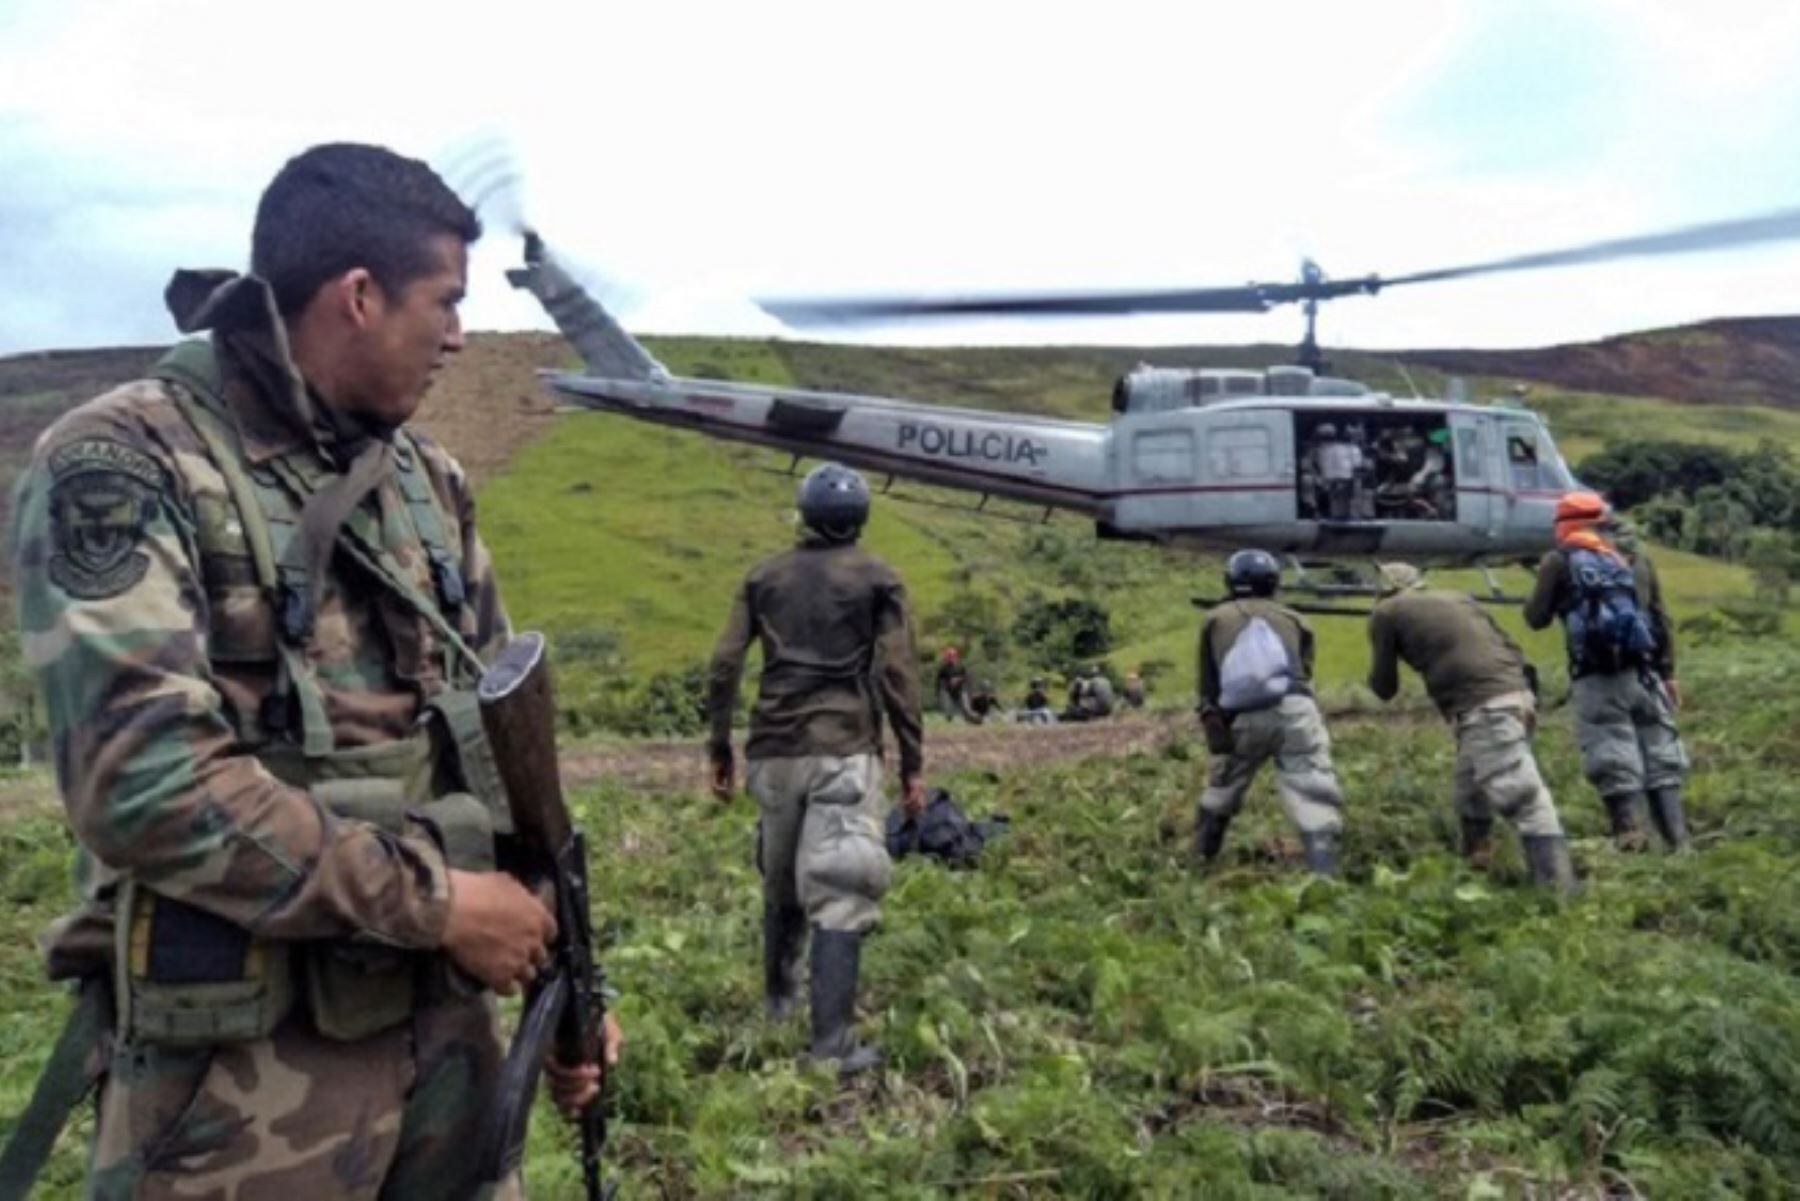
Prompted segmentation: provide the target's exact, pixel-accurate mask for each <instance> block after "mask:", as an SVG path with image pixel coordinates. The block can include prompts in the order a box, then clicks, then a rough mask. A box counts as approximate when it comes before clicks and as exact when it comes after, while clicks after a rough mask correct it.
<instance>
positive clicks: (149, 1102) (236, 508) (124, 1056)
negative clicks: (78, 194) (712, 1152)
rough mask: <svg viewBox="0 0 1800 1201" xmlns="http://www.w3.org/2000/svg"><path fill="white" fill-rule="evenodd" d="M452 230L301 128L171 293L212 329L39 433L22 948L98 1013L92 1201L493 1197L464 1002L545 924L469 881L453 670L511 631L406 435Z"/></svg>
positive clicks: (434, 208)
mask: <svg viewBox="0 0 1800 1201" xmlns="http://www.w3.org/2000/svg"><path fill="white" fill-rule="evenodd" d="M479 233H480V226H479V224H478V223H477V221H476V218H475V216H474V214H473V213H472V212H470V211H469V209H467V208H466V207H465V206H464V205H463V204H462V202H461V201H459V200H458V199H457V197H456V196H455V195H454V194H453V193H452V192H451V191H450V190H449V189H448V188H446V187H445V186H444V184H443V182H442V181H441V180H439V179H438V177H437V176H436V175H435V174H433V172H432V171H431V169H430V168H429V167H427V166H426V165H425V164H424V163H421V162H418V161H415V160H411V159H405V158H402V157H400V156H398V155H395V154H393V153H392V152H390V151H387V150H384V149H381V148H378V147H373V146H357V145H330V146H320V147H315V148H313V149H312V150H309V151H307V152H306V153H304V154H301V155H300V156H298V157H296V158H294V159H293V160H291V161H290V162H289V163H288V164H287V165H286V166H285V167H284V168H283V169H282V170H281V172H280V173H279V174H278V175H277V176H276V178H275V179H274V181H273V182H271V184H270V185H269V187H268V189H267V190H266V191H265V192H264V193H263V196H262V199H261V202H260V205H259V207H258V209H257V214H256V223H255V230H254V236H253V245H252V254H251V270H252V272H253V274H250V275H245V276H238V275H232V274H230V273H227V272H178V273H177V274H176V276H175V278H174V280H173V282H172V283H171V284H170V285H169V289H168V293H167V296H168V300H169V304H170V308H171V311H172V312H173V313H174V316H175V320H176V324H177V325H178V326H179V327H180V328H181V329H182V330H183V331H184V332H190V333H192V332H198V331H209V333H210V336H209V337H208V338H206V339H202V340H194V341H189V342H185V343H182V344H181V345H180V346H178V347H177V349H176V350H174V351H172V352H171V353H170V354H169V355H168V356H166V357H165V358H164V359H163V360H162V361H161V362H160V363H158V364H157V366H156V367H154V368H153V369H152V371H151V373H150V377H149V378H146V379H142V380H139V381H137V382H134V383H129V384H126V385H124V386H123V387H120V388H117V389H115V390H113V391H111V392H108V393H106V394H105V395H103V396H101V397H99V398H98V399H96V400H93V401H90V402H89V403H87V404H85V405H82V406H81V407H79V408H77V409H75V410H73V411H72V412H70V413H69V414H67V415H66V416H64V417H63V418H62V419H60V420H59V421H57V422H56V423H55V425H53V426H52V427H51V428H50V430H49V431H47V432H46V433H45V434H44V435H43V437H42V438H41V439H40V440H39V442H38V445H37V447H36V450H35V452H34V455H33V458H32V462H31V466H30V469H29V472H28V474H27V476H26V478H25V481H24V487H23V491H22V494H21V499H20V503H19V506H18V509H17V513H16V517H15V520H16V529H15V536H16V546H17V554H18V560H17V579H18V588H19V610H20V620H21V623H22V626H23V632H24V646H25V650H26V656H27V659H28V661H29V663H30V666H31V668H32V670H33V671H34V673H35V674H36V676H37V680H38V683H39V684H40V686H41V687H42V690H43V692H44V696H45V698H46V701H47V710H46V711H47V713H48V716H49V724H50V732H51V739H52V743H53V746H54V753H55V762H56V770H57V780H58V785H59V787H60V790H61V793H62V798H63V802H64V805H65V806H66V808H67V810H68V816H69V821H70V824H71V826H72V827H73V829H74V832H75V835H76V838H77V839H78V841H79V843H80V853H81V860H82V863H81V869H80V873H79V878H80V879H81V881H82V883H83V904H82V905H81V907H80V908H79V909H78V910H77V911H76V912H74V913H73V914H70V915H69V916H67V917H66V918H64V919H62V920H60V921H59V922H58V923H57V924H56V925H55V926H54V927H52V929H51V930H50V931H49V932H48V934H47V935H46V939H45V943H46V950H47V955H48V963H49V970H50V975H51V976H52V978H54V979H57V980H80V981H82V982H83V984H82V989H81V997H82V1000H81V1003H80V1006H79V1007H78V1010H77V1018H78V1019H80V1018H81V1017H82V1015H83V1014H84V1013H85V1014H90V1015H91V1014H93V1013H95V1012H98V1013H100V1014H102V1015H108V1014H116V1021H115V1020H113V1019H111V1018H110V1017H106V1016H102V1017H101V1018H99V1019H96V1020H95V1027H94V1028H100V1029H104V1030H105V1033H104V1037H103V1038H102V1039H101V1041H100V1045H99V1046H97V1047H95V1048H93V1050H92V1051H91V1053H90V1054H89V1055H88V1066H89V1068H90V1071H91V1073H92V1074H93V1075H95V1076H98V1077H100V1078H102V1081H103V1083H102V1086H101V1091H100V1103H99V1123H98V1129H97V1131H96V1136H95V1139H94V1144H93V1153H92V1164H91V1173H90V1179H89V1186H88V1187H89V1195H90V1196H93V1197H97V1198H112V1197H121V1198H122V1197H128V1196H129V1197H140V1196H152V1195H154V1196H159V1197H160V1196H177V1195H179V1196H194V1197H200V1196H226V1195H232V1196H235V1195H238V1194H239V1192H240V1191H241V1192H242V1193H244V1194H245V1195H266V1196H283V1197H334V1198H371V1199H372V1198H375V1197H377V1196H378V1195H379V1196H381V1197H401V1196H404V1197H426V1196H431V1197H473V1196H487V1195H496V1190H494V1189H493V1188H492V1187H490V1186H489V1185H488V1184H486V1183H484V1182H482V1181H479V1180H477V1179H475V1178H474V1166H475V1157H474V1156H471V1155H470V1154H469V1148H470V1147H471V1145H472V1144H473V1142H474V1141H475V1140H476V1137H477V1135H478V1133H479V1130H480V1123H481V1119H482V1117H483V1114H484V1112H485V1111H486V1110H487V1109H488V1108H489V1106H490V1105H491V1104H492V1101H493V1088H494V1084H495V1081H496V1076H497V1069H498V1066H499V1062H500V1059H501V1056H502V1054H503V1050H504V1048H503V1046H502V1044H501V1043H500V1041H499V1038H498V1031H497V1027H496V1017H495V1007H494V1003H493V996H492V991H490V990H493V991H499V992H504V993H511V992H514V991H516V990H517V988H518V987H519V986H520V985H522V984H524V983H526V982H527V981H529V980H530V979H531V978H532V977H533V976H534V974H535V973H536V972H537V970H538V968H539V967H540V965H542V964H543V963H544V962H545V961H546V958H547V954H548V951H547V948H548V942H549V939H550V938H551V937H552V935H553V933H554V925H555V924H554V920H553V919H552V917H551V915H550V913H549V912H547V911H546V909H545V908H544V906H543V905H542V904H541V903H540V902H539V901H538V900H537V899H536V898H535V897H534V896H532V895H531V894H530V893H529V892H527V891H526V890H525V889H524V888H523V887H522V886H521V885H519V884H518V883H517V882H516V881H514V880H513V879H512V878H511V877H509V876H507V875H504V874H499V873H496V872H494V871H493V870H492V868H493V834H494V831H495V827H496V824H497V823H499V822H503V821H504V817H503V813H504V809H503V806H502V804H501V798H500V797H499V796H498V793H497V789H496V788H495V787H493V786H492V785H491V784H490V781H492V780H493V779H494V776H493V765H492V763H491V752H489V751H488V750H487V748H486V745H485V740H484V739H483V738H481V736H480V735H479V733H478V730H479V723H478V722H476V721H472V718H473V717H474V716H475V712H476V711H475V709H474V708H473V705H472V700H473V697H472V692H471V691H470V688H471V685H472V683H473V681H474V679H475V678H476V675H477V673H478V671H479V667H480V664H479V661H478V659H477V655H479V654H481V653H485V652H486V651H487V650H489V649H491V648H494V647H496V646H497V645H498V644H499V643H500V642H501V641H502V640H503V639H504V638H505V636H506V634H507V623H506V618H505V615H504V613H503V612H502V610H501V607H500V601H499V597H498V594H497V592H496V589H495V583H494V578H493V565H492V563H491V561H490V560H489V558H488V554H487V551H486V549H485V548H484V547H483V545H482V542H481V539H480V538H479V537H478V536H477V534H476V532H475V523H474V518H475V509H474V501H473V496H472V493H471V492H470V489H469V487H468V484H467V482H466V480H465V479H464V476H463V474H462V471H461V469H460V468H459V467H458V466H457V464H456V463H455V462H454V461H453V460H452V459H451V458H450V457H449V456H448V455H447V454H446V453H445V452H444V451H443V450H442V449H441V448H440V447H438V446H436V445H435V444H433V443H432V442H430V441H429V440H428V439H426V438H424V437H422V436H420V435H418V434H415V433H412V432H410V431H409V430H407V429H405V428H404V425H405V422H406V421H407V420H408V419H409V418H410V417H411V416H412V415H413V413H414V412H415V411H416V410H417V408H418V407H419V404H420V401H421V399H422V398H423V396H424V394H425V391H426V389H427V388H428V387H429V385H430V383H431V381H432V379H433V377H434V376H435V374H436V373H437V371H438V369H439V368H440V367H442V366H443V363H444V361H445V359H446V358H447V356H449V355H450V354H453V353H455V352H456V351H457V350H459V349H461V347H462V344H463V337H462V329H461V326H460V324H459V322H458V317H457V304H458V302H459V301H460V300H461V299H462V296H463V287H464V277H465V272H466V263H467V246H468V244H469V243H470V242H472V241H473V240H475V238H476V237H478V236H479ZM452 968H454V969H457V970H456V971H454V972H453V971H452V970H451V969H452ZM94 1007H97V1009H96V1008H94ZM77 1028H78V1023H77V1022H72V1024H71V1030H72V1031H73V1030H75V1029H77ZM57 1058H58V1059H60V1058H61V1055H60V1052H59V1055H58V1056H57ZM54 1063H55V1061H54V1060H53V1066H54ZM49 1079H50V1074H47V1081H48V1080H49ZM557 1088H558V1093H559V1098H560V1099H562V1100H564V1101H565V1102H569V1103H572V1104H580V1103H584V1102H585V1100H586V1099H587V1097H589V1096H591V1095H592V1092H593V1091H594V1088H595V1076H594V1074H592V1073H589V1074H586V1075H584V1076H582V1077H580V1078H578V1079H571V1078H570V1077H569V1076H568V1075H567V1074H564V1075H563V1076H561V1077H559V1083H558V1085H557ZM3 1183H4V1184H5V1186H6V1187H7V1188H8V1189H10V1188H15V1187H18V1186H19V1182H18V1181H11V1180H9V1181H6V1182H3ZM516 1187H517V1186H516V1182H514V1181H508V1182H505V1183H504V1184H503V1185H502V1186H501V1187H500V1189H499V1190H498V1192H499V1193H500V1194H506V1193H510V1192H513V1191H515V1190H516Z"/></svg>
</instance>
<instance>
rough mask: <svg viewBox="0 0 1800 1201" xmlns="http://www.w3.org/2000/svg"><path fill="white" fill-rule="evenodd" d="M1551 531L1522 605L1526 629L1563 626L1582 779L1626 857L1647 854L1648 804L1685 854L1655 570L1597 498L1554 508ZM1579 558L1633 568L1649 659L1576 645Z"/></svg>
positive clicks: (1667, 627)
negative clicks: (1643, 811)
mask: <svg viewBox="0 0 1800 1201" xmlns="http://www.w3.org/2000/svg"><path fill="white" fill-rule="evenodd" d="M1555 530H1556V546H1555V548H1554V549H1552V550H1550V551H1549V552H1547V553H1546V554H1545V555H1544V557H1543V558H1542V559H1541V560H1540V561H1539V563H1538V575H1537V586H1536V587H1535V588H1534V589H1533V590H1532V593H1531V596H1530V598H1529V599H1528V600H1527V601H1526V602H1525V623H1526V624H1527V625H1529V626H1530V627H1531V628H1532V629H1534V630H1541V629H1543V628H1544V627H1545V626H1548V625H1549V624H1550V623H1551V622H1552V621H1555V620H1557V619H1558V618H1561V619H1562V622H1563V626H1564V632H1565V634H1566V635H1567V639H1566V641H1567V643H1568V653H1569V677H1570V691H1571V692H1572V694H1573V696H1574V701H1575V731H1576V735H1577V738H1578V739H1579V741H1580V743H1581V769H1582V773H1583V774H1584V775H1586V776H1587V779H1588V782H1589V783H1591V784H1592V785H1593V786H1594V790H1595V791H1596V792H1598V793H1599V794H1600V799H1601V802H1602V803H1603V804H1604V805H1605V806H1606V813H1607V817H1608V820H1609V822H1610V824H1611V826H1612V834H1613V839H1614V842H1615V844H1616V845H1617V846H1618V847H1619V848H1620V849H1621V850H1629V851H1636V850H1642V849H1643V848H1644V844H1645V840H1644V834H1643V831H1642V829H1641V828H1640V827H1639V825H1638V821H1637V816H1636V812H1637V809H1638V808H1639V806H1640V805H1642V804H1645V803H1647V804H1648V807H1649V810H1650V818H1651V821H1652V822H1653V823H1654V824H1655V826H1656V829H1657V832H1658V833H1659V834H1660V835H1661V836H1662V839H1663V842H1664V843H1665V844H1666V845H1667V846H1668V847H1669V848H1670V849H1671V850H1685V849H1686V848H1687V847H1688V845H1689V838H1688V829H1687V816H1686V813H1685V812H1684V809H1683V806H1682V800H1681V784H1682V780H1683V778H1684V777H1685V776H1686V774H1687V768H1688V757H1687V751H1686V749H1685V748H1684V747H1683V746H1682V744H1681V734H1680V732H1679V731H1678V730H1677V729H1676V727H1675V710H1676V709H1677V708H1679V707H1680V704H1681V688H1680V685H1679V684H1678V683H1677V682H1676V679H1675V627H1674V623H1673V622H1671V621H1670V620H1669V611H1668V609H1667V608H1666V607H1665V606H1664V604H1663V596H1662V584H1661V583H1660V581H1658V580H1657V578H1656V566H1655V564H1653V563H1652V562H1651V561H1650V557H1649V555H1647V554H1645V553H1643V551H1642V548H1641V547H1639V546H1638V544H1637V540H1636V538H1635V536H1634V535H1633V533H1632V531H1631V530H1630V529H1629V527H1626V526H1623V525H1622V523H1619V522H1618V521H1617V519H1616V518H1614V516H1613V514H1612V511H1611V509H1610V507H1609V506H1608V505H1607V504H1606V502H1605V501H1604V500H1603V499H1602V498H1601V497H1599V496H1598V495H1596V494H1595V493H1592V492H1571V493H1569V494H1567V495H1566V496H1564V497H1563V498H1562V499H1561V500H1560V501H1558V502H1557V506H1556V526H1555ZM1577 552H1588V553H1589V554H1592V555H1598V556H1601V557H1603V558H1604V559H1605V560H1607V561H1616V562H1619V563H1622V564H1624V566H1625V567H1626V568H1628V569H1629V572H1630V577H1631V580H1630V582H1631V589H1630V591H1631V592H1633V593H1634V594H1635V601H1636V607H1637V610H1638V613H1639V614H1640V615H1641V616H1642V618H1643V620H1644V622H1645V623H1646V626H1647V629H1648V633H1649V635H1650V638H1651V641H1652V645H1651V647H1650V649H1649V650H1648V652H1646V653H1644V654H1642V655H1620V654H1618V653H1616V652H1607V651H1606V650H1605V649H1604V648H1601V649H1600V650H1598V651H1596V649H1595V648H1593V647H1588V646H1582V645H1577V643H1578V641H1580V640H1579V639H1578V638H1577V635H1576V631H1575V629H1574V628H1573V627H1572V624H1571V614H1572V612H1573V611H1574V610H1575V609H1576V608H1577V606H1578V605H1580V604H1581V603H1582V597H1581V588H1580V586H1579V584H1578V583H1577V581H1576V579H1575V575H1574V571H1573V568H1572V556H1575V555H1576V554H1577Z"/></svg>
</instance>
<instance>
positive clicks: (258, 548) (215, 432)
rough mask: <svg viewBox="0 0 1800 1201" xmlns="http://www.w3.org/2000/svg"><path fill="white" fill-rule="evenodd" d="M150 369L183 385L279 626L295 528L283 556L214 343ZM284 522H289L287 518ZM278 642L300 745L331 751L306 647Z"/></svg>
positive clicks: (316, 752)
mask: <svg viewBox="0 0 1800 1201" xmlns="http://www.w3.org/2000/svg"><path fill="white" fill-rule="evenodd" d="M150 373H151V374H152V375H153V376H156V377H157V378H159V379H164V380H168V381H170V382H172V383H176V384H179V385H181V389H182V390H178V391H174V392H171V393H170V395H171V396H173V397H174V399H175V404H176V407H177V408H179V409H180V410H181V412H182V414H183V415H184V416H185V417H186V418H187V420H188V424H189V425H191V426H193V427H194V432H195V433H197V434H199V435H200V440H201V441H202V442H203V443H205V444H206V449H207V452H208V453H209V454H210V455H211V456H212V459H213V464H214V466H216V467H218V469H219V473H220V474H221V475H222V476H224V477H225V490H226V491H227V492H228V493H230V494H231V502H232V504H233V506H234V507H236V509H237V511H238V518H239V520H240V521H242V522H243V526H244V541H245V542H246V543H247V544H248V545H249V548H250V562H251V565H252V567H253V568H254V570H255V572H256V582H257V584H258V585H259V586H260V587H261V588H262V590H263V596H264V599H265V600H266V601H267V602H268V604H269V606H270V608H271V609H272V610H273V611H274V613H275V615H276V624H277V626H278V627H279V626H280V624H281V620H280V619H281V613H282V606H283V604H284V598H285V596H286V594H287V589H286V588H285V587H284V582H283V580H282V576H281V570H282V569H281V566H280V564H281V558H285V557H286V554H287V551H288V548H289V545H291V544H292V542H293V541H294V538H293V536H292V530H291V529H290V530H289V531H288V537H286V538H284V539H283V546H282V548H281V550H282V552H283V553H282V556H281V558H278V557H277V554H276V547H275V540H274V537H273V535H272V534H271V532H270V522H269V518H268V513H269V507H268V506H267V505H265V503H264V498H263V495H262V493H263V491H264V490H263V489H262V488H260V487H259V486H258V485H257V484H256V483H255V482H254V481H253V480H251V478H250V474H249V472H247V471H245V470H244V462H243V454H242V449H241V445H240V443H239V439H238V436H237V431H236V430H235V429H233V428H232V426H231V424H230V422H229V421H228V420H227V418H226V417H225V415H224V414H223V413H222V412H220V411H219V409H218V407H217V406H221V405H222V404H223V396H224V390H225V389H224V380H223V378H222V376H221V374H220V371H219V360H218V356H217V354H216V353H215V352H214V350H213V347H212V345H211V343H209V342H206V341H203V340H198V339H195V340H191V341H187V342H182V343H180V344H178V345H177V346H176V347H175V348H174V349H173V350H171V351H170V352H169V353H168V354H166V355H164V356H163V358H162V360H161V361H160V362H158V363H157V364H156V366H155V367H153V368H151V371H150ZM270 499H275V498H274V497H271V498H270ZM281 499H282V501H283V504H282V505H281V506H279V507H281V508H286V507H288V506H287V505H286V504H285V497H283V498H281ZM283 525H284V526H285V525H288V523H285V522H284V523H283ZM275 644H276V647H277V650H278V653H279V654H280V656H281V675H282V677H283V679H282V680H280V681H278V682H277V686H276V691H277V693H280V692H282V691H284V690H285V689H284V687H283V685H285V688H291V689H292V690H293V695H294V697H295V699H296V701H297V702H298V703H299V706H300V732H301V745H302V746H303V748H304V749H305V752H306V755H307V756H308V757H309V758H312V757H317V756H321V755H329V754H330V753H331V752H332V751H333V750H334V749H335V748H336V746H337V736H336V735H335V734H334V733H333V732H332V729H331V720H330V718H329V717H328V716H327V715H326V712H325V695H324V693H323V692H322V691H321V690H320V688H319V683H318V680H317V679H315V678H314V677H313V673H312V668H311V666H310V665H309V664H308V663H307V662H306V655H305V651H304V648H303V647H301V646H298V645H295V644H294V643H293V642H291V641H290V640H289V639H288V638H286V637H284V636H282V634H281V633H279V632H278V633H277V635H276V638H275Z"/></svg>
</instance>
